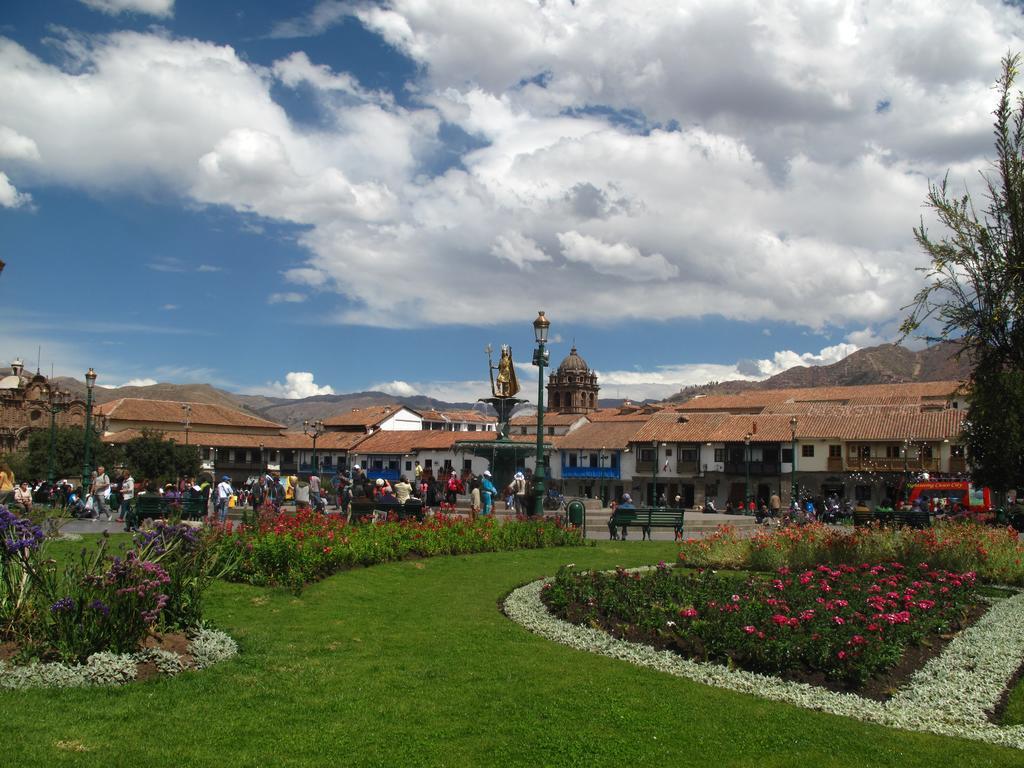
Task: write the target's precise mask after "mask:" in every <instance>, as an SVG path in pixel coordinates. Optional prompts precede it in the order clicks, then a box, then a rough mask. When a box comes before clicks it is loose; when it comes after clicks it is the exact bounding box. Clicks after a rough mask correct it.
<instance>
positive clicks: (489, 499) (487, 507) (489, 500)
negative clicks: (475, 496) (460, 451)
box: [480, 470, 498, 515]
mask: <svg viewBox="0 0 1024 768" xmlns="http://www.w3.org/2000/svg"><path fill="white" fill-rule="evenodd" d="M497 495H498V489H497V488H495V487H494V483H492V482H491V473H490V470H484V476H483V482H482V483H481V484H480V507H481V509H480V514H481V515H489V514H491V509H492V505H493V504H494V497H495V496H497Z"/></svg>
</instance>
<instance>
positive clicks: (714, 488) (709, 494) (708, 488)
mask: <svg viewBox="0 0 1024 768" xmlns="http://www.w3.org/2000/svg"><path fill="white" fill-rule="evenodd" d="M704 498H705V499H706V500H712V499H717V498H718V483H708V484H707V485H705V486H704Z"/></svg>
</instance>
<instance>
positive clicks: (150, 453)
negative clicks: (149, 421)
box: [124, 430, 201, 482]
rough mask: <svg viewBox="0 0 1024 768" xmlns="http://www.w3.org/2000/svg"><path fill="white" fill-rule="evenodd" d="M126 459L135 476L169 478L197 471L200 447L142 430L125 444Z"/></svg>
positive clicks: (159, 433)
mask: <svg viewBox="0 0 1024 768" xmlns="http://www.w3.org/2000/svg"><path fill="white" fill-rule="evenodd" d="M124 452H125V462H126V464H127V465H128V467H129V468H130V469H131V471H132V472H133V473H134V474H135V476H136V477H137V478H144V479H147V480H157V481H161V482H163V481H169V480H173V479H175V478H176V477H178V476H179V475H197V474H199V471H200V469H201V462H200V458H199V448H198V447H196V446H194V445H179V444H178V443H176V442H175V441H173V440H166V439H165V438H164V434H163V433H162V432H156V431H150V430H143V432H142V435H141V436H140V437H136V438H135V439H134V440H130V441H128V442H127V443H125V445H124Z"/></svg>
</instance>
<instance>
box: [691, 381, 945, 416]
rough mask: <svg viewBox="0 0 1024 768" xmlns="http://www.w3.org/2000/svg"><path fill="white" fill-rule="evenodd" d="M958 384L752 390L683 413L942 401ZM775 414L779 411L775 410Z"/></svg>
mask: <svg viewBox="0 0 1024 768" xmlns="http://www.w3.org/2000/svg"><path fill="white" fill-rule="evenodd" d="M961 386H962V382H959V381H924V382H913V383H908V384H865V385H862V386H856V387H804V388H791V389H752V390H747V391H745V392H740V393H737V394H734V395H708V396H706V397H696V398H694V399H692V400H688V401H687V402H685V403H682V404H681V405H678V406H677V408H678V409H679V410H683V411H755V410H762V409H765V408H767V407H769V406H781V405H782V404H784V403H815V402H835V403H839V404H847V403H850V402H851V401H852V402H853V403H855V404H865V403H869V402H873V403H886V402H923V401H928V400H930V401H940V402H941V401H945V400H948V399H950V398H951V397H953V396H954V395H955V394H956V393H957V392H958V390H959V389H960V388H961ZM777 410H778V409H777Z"/></svg>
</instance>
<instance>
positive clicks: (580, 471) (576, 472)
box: [562, 467, 620, 480]
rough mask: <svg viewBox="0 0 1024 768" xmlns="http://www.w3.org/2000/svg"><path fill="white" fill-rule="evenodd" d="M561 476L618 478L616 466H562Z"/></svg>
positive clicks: (566, 477)
mask: <svg viewBox="0 0 1024 768" xmlns="http://www.w3.org/2000/svg"><path fill="white" fill-rule="evenodd" d="M562 477H563V478H565V479H567V480H569V479H572V478H582V479H585V478H605V479H608V480H618V479H619V477H620V475H619V468H618V467H562Z"/></svg>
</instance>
